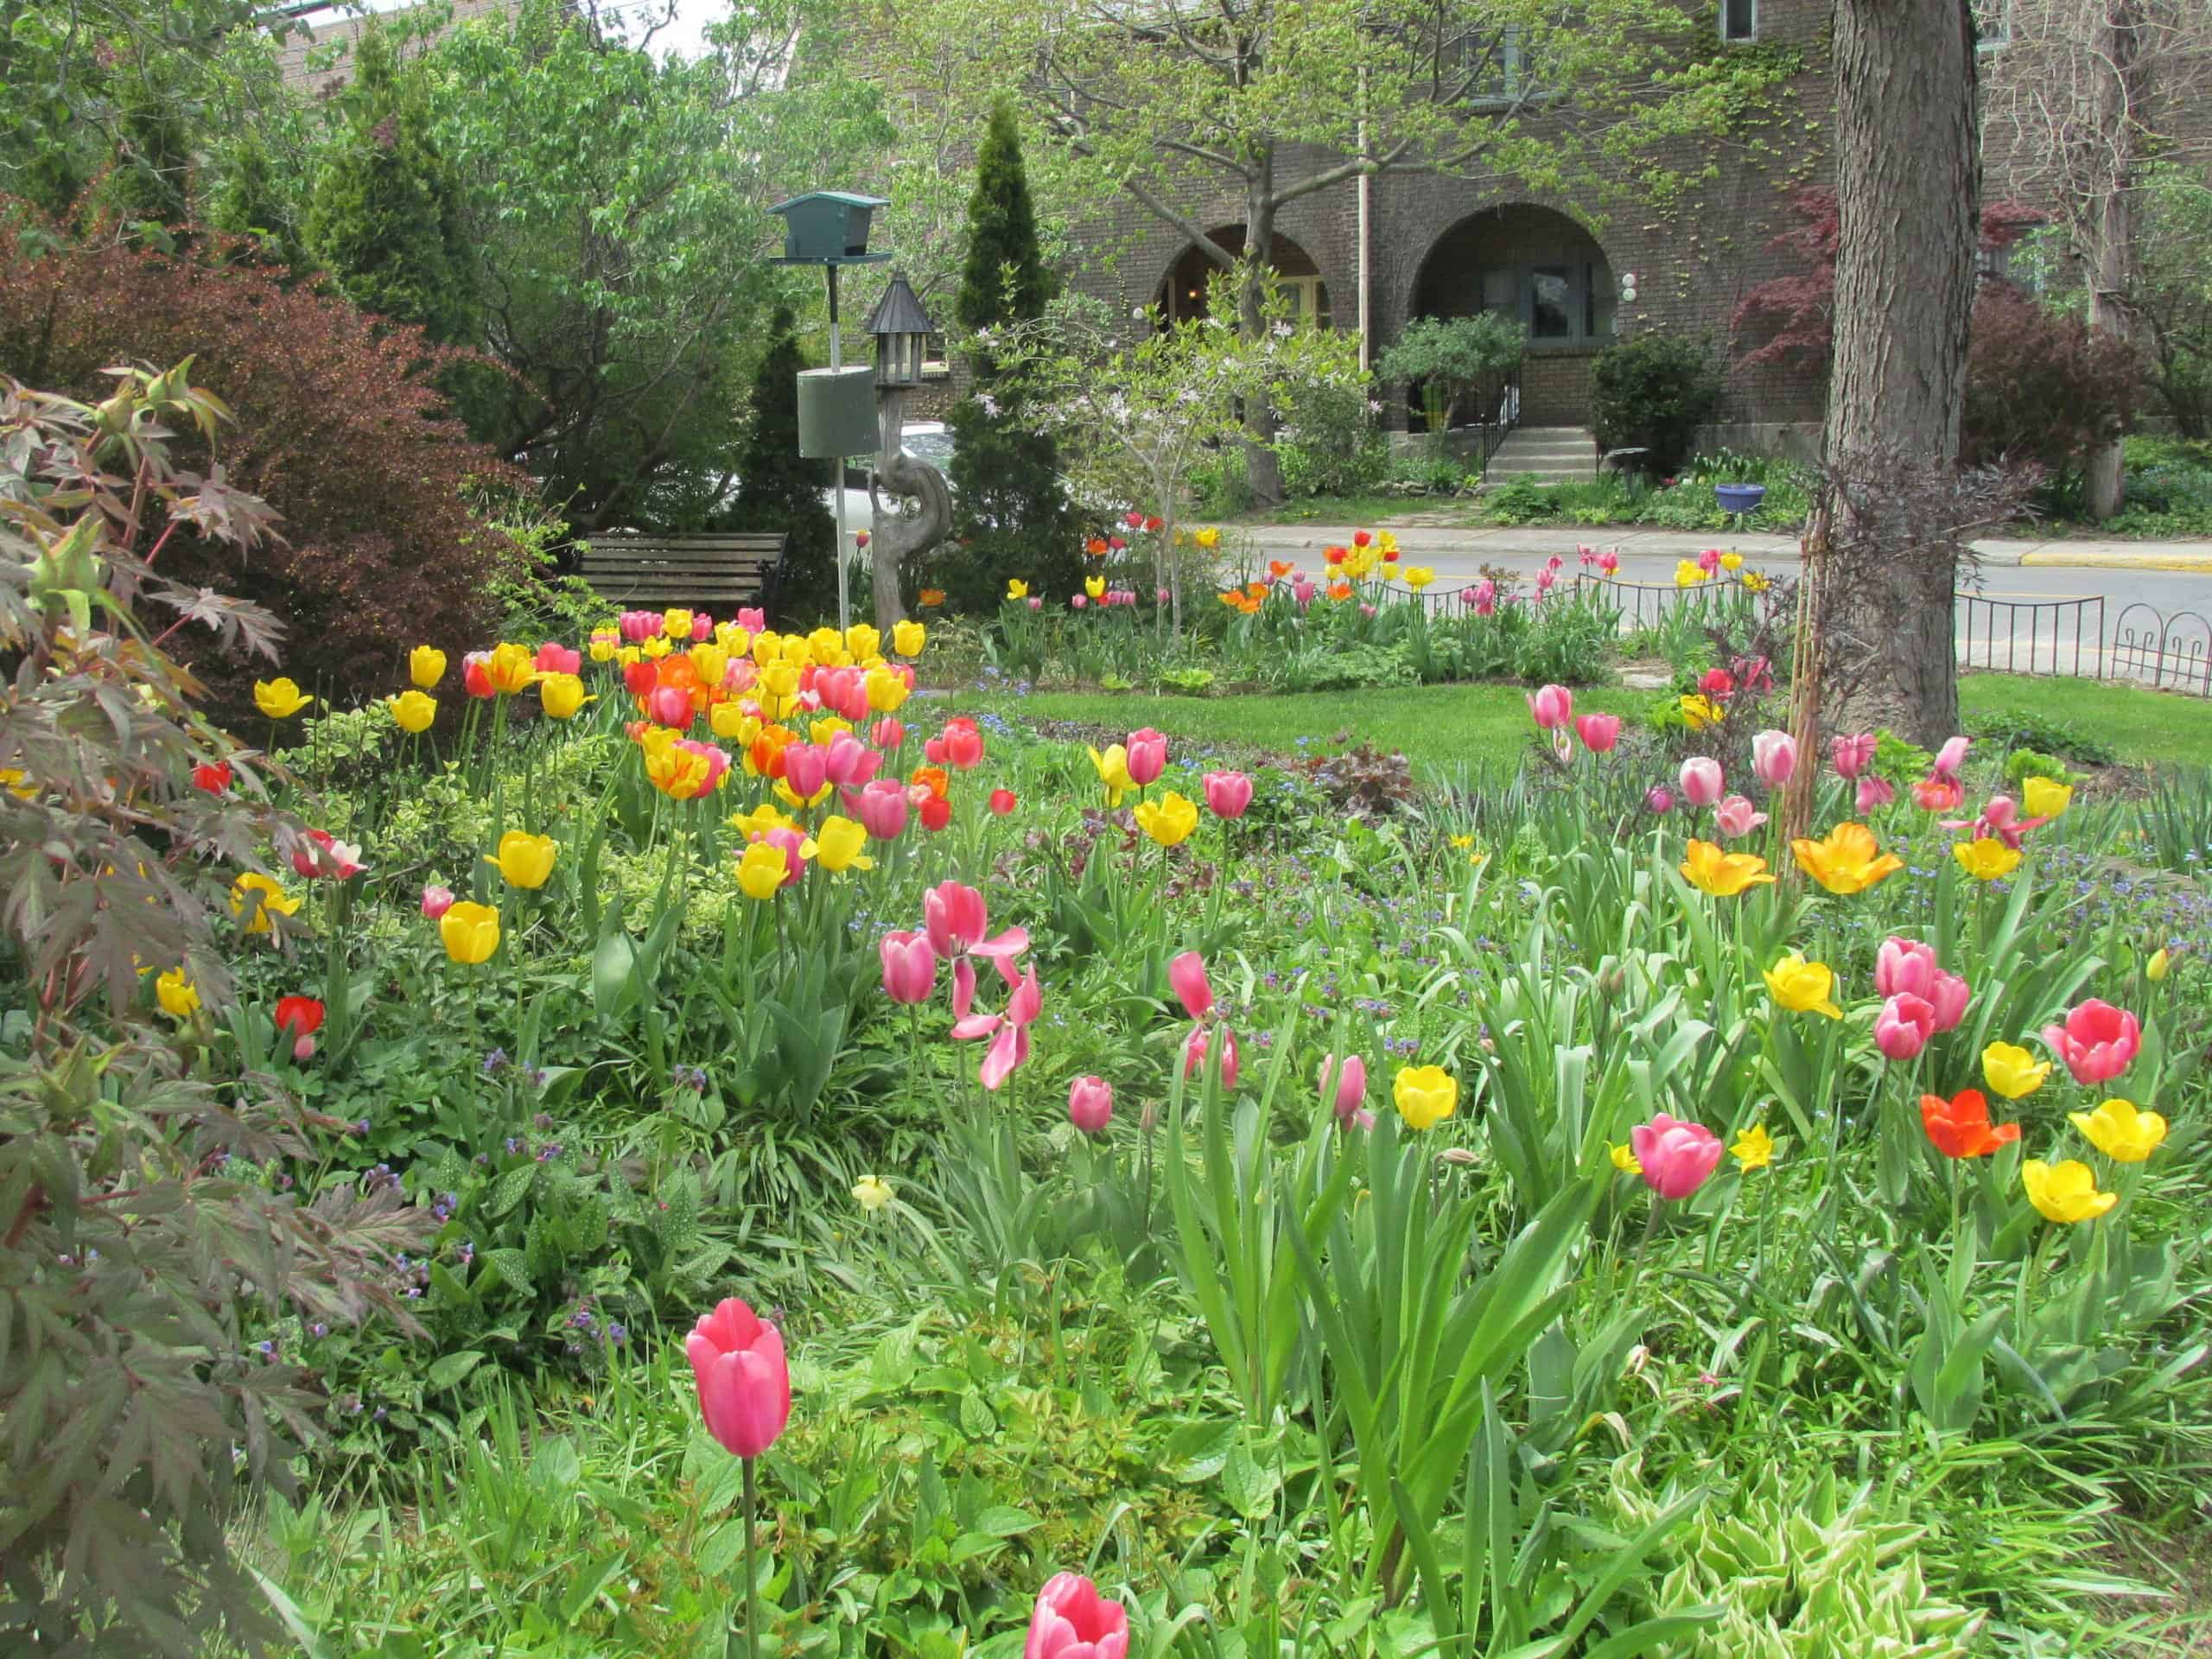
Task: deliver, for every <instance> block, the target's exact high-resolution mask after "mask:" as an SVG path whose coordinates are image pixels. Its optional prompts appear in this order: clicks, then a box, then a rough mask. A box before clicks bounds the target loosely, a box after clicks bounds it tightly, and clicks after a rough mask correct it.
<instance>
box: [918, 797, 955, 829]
mask: <svg viewBox="0 0 2212 1659" xmlns="http://www.w3.org/2000/svg"><path fill="white" fill-rule="evenodd" d="M919 817H920V818H921V820H922V828H923V829H926V830H928V831H929V832H930V833H931V835H935V834H936V833H937V832H938V830H940V829H944V828H945V827H946V826H947V825H948V824H950V823H951V822H952V801H951V798H950V797H949V796H944V795H932V796H931V797H930V798H929V799H927V800H926V801H924V802H923V803H922V808H921V812H920V814H919Z"/></svg>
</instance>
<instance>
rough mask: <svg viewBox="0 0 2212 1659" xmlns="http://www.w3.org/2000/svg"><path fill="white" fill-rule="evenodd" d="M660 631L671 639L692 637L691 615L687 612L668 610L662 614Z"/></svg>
mask: <svg viewBox="0 0 2212 1659" xmlns="http://www.w3.org/2000/svg"><path fill="white" fill-rule="evenodd" d="M660 631H661V632H663V633H664V634H666V635H667V636H668V637H669V638H670V639H690V637H691V613H690V612H689V611H686V610H674V609H672V610H666V611H663V612H662V613H660Z"/></svg>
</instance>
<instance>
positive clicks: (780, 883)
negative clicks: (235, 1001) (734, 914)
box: [737, 841, 791, 904]
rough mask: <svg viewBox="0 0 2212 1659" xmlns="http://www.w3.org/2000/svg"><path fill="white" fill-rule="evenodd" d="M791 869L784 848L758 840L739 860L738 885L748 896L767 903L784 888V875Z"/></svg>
mask: <svg viewBox="0 0 2212 1659" xmlns="http://www.w3.org/2000/svg"><path fill="white" fill-rule="evenodd" d="M790 871H791V865H790V863H789V861H787V860H786V859H785V857H784V849H782V848H780V847H772V846H770V845H769V844H768V843H767V842H765V841H756V842H753V844H752V845H751V846H749V847H747V849H745V855H744V856H743V857H742V858H741V859H739V860H738V861H737V885H738V887H740V888H741V890H742V891H743V892H744V894H745V896H746V897H747V898H748V899H759V900H760V901H761V902H762V903H763V904H766V902H767V901H768V900H769V899H773V898H774V897H775V896H776V895H777V894H778V893H781V892H782V891H783V890H784V877H785V875H787V874H790Z"/></svg>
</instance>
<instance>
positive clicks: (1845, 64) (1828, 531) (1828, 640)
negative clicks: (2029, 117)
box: [1807, 0, 1980, 747]
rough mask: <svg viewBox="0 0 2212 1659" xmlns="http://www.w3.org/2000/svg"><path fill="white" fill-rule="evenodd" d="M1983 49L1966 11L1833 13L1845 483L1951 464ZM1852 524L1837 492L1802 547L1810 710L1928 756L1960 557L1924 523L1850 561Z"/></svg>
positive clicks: (1919, 3)
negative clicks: (1908, 465) (1807, 585)
mask: <svg viewBox="0 0 2212 1659" xmlns="http://www.w3.org/2000/svg"><path fill="white" fill-rule="evenodd" d="M1973 38H1974V37H1973V28H1972V24H1971V22H1970V20H1969V17H1968V14H1967V0H1838V3H1837V5H1836V10H1835V65H1836V83H1837V99H1836V102H1837V121H1836V138H1837V143H1836V201H1837V206H1838V208H1839V211H1840V218H1841V234H1840V245H1839V248H1838V251H1837V256H1836V268H1835V362H1834V372H1833V376H1832V379H1831V382H1830V386H1829V391H1828V414H1827V464H1828V466H1829V467H1831V468H1832V469H1834V471H1836V472H1838V473H1840V474H1842V475H1843V476H1844V477H1846V478H1879V477H1881V476H1883V475H1884V474H1890V473H1894V472H1896V471H1897V468H1898V466H1899V463H1900V461H1901V460H1903V461H1916V462H1919V463H1922V464H1925V463H1927V462H1929V461H1936V462H1939V463H1949V462H1953V461H1956V459H1957V456H1958V453H1959V409H1960V404H1961V399H1962V396H1963V392H1964V390H1965V384H1966V357H1967V317H1968V314H1969V312H1970V310H1971V308H1972V304H1973V299H1974V247H1975V242H1976V233H1977V230H1978V226H1977V222H1976V214H1977V203H1976V197H1977V194H1978V193H1979V186H1980V146H1979V143H1978V142H1977V135H1976V131H1975V117H1974V45H1973ZM1856 530H1857V526H1856V525H1855V524H1854V523H1853V511H1852V509H1851V507H1850V505H1849V504H1848V503H1847V502H1846V501H1845V500H1843V499H1841V498H1840V496H1839V495H1838V494H1837V493H1835V492H1834V491H1833V490H1831V491H1829V492H1827V493H1826V494H1825V497H1824V500H1823V504H1822V509H1821V513H1820V514H1818V515H1816V521H1815V524H1814V525H1813V527H1812V533H1811V534H1809V535H1808V549H1810V550H1813V551H1811V552H1810V553H1808V568H1807V578H1808V581H1810V582H1814V583H1815V587H1816V590H1817V591H1818V592H1819V594H1820V601H1821V602H1820V603H1819V604H1818V605H1817V607H1815V613H1814V615H1813V616H1812V618H1811V619H1810V620H1811V622H1812V625H1813V626H1815V627H1816V628H1818V629H1819V630H1820V631H1821V633H1822V634H1823V635H1824V636H1825V638H1824V639H1821V640H1819V641H1816V642H1815V651H1814V658H1815V662H1816V663H1817V664H1818V667H1817V676H1818V681H1817V683H1816V685H1815V688H1814V690H1815V696H1816V697H1817V700H1818V703H1819V704H1823V705H1825V706H1826V709H1827V715H1828V718H1827V724H1828V725H1830V726H1831V727H1832V728H1834V729H1839V730H1854V731H1872V730H1873V729H1875V728H1877V727H1883V726H1886V727H1888V728H1890V729H1891V730H1892V731H1895V732H1897V734H1900V735H1901V736H1904V737H1908V738H1910V739H1911V740H1912V741H1914V742H1916V743H1921V744H1923V745H1927V746H1931V747H1932V746H1934V745H1936V744H1938V743H1940V742H1941V741H1942V740H1943V739H1944V738H1946V737H1948V736H1949V735H1950V734H1952V733H1954V732H1955V731H1956V730H1957V729H1958V715H1959V696H1958V666H1957V661H1956V645H1955V643H1954V639H1953V633H1952V617H1951V594H1952V589H1953V587H1954V585H1955V582H1956V580H1957V575H1958V556H1959V553H1960V547H1959V543H1958V542H1957V540H1956V539H1955V537H1953V536H1951V535H1950V534H1948V527H1946V526H1941V525H1929V526H1927V528H1926V533H1925V534H1924V535H1921V536H1916V537H1914V538H1913V540H1914V541H1915V543H1917V544H1916V546H1914V547H1911V548H1910V549H1897V550H1894V554H1893V556H1890V557H1887V558H1878V557H1865V556H1853V538H1854V534H1855V531H1856ZM1828 562H1833V563H1831V564H1830V568H1829V569H1826V570H1823V569H1820V568H1819V565H1820V563H1828ZM1815 729H1816V730H1817V727H1815Z"/></svg>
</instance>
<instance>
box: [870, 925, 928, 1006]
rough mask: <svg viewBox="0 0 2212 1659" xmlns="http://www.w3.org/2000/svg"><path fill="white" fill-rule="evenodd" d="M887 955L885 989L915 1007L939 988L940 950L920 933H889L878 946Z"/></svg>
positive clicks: (885, 959)
mask: <svg viewBox="0 0 2212 1659" xmlns="http://www.w3.org/2000/svg"><path fill="white" fill-rule="evenodd" d="M876 950H877V951H878V952H879V953H880V955H881V957H882V958H883V992H884V995H887V996H888V997H889V998H890V999H891V1000H892V1001H893V1002H899V1003H903V1004H905V1005H906V1006H908V1007H912V1006H914V1005H915V1004H917V1003H922V1002H926V1001H929V1000H930V997H931V995H933V994H934V993H935V992H936V990H937V952H936V951H934V950H931V949H930V942H929V940H928V939H927V938H925V936H923V935H922V934H919V933H887V934H885V935H884V936H883V938H881V940H880V941H879V942H878V944H877V945H876Z"/></svg>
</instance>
